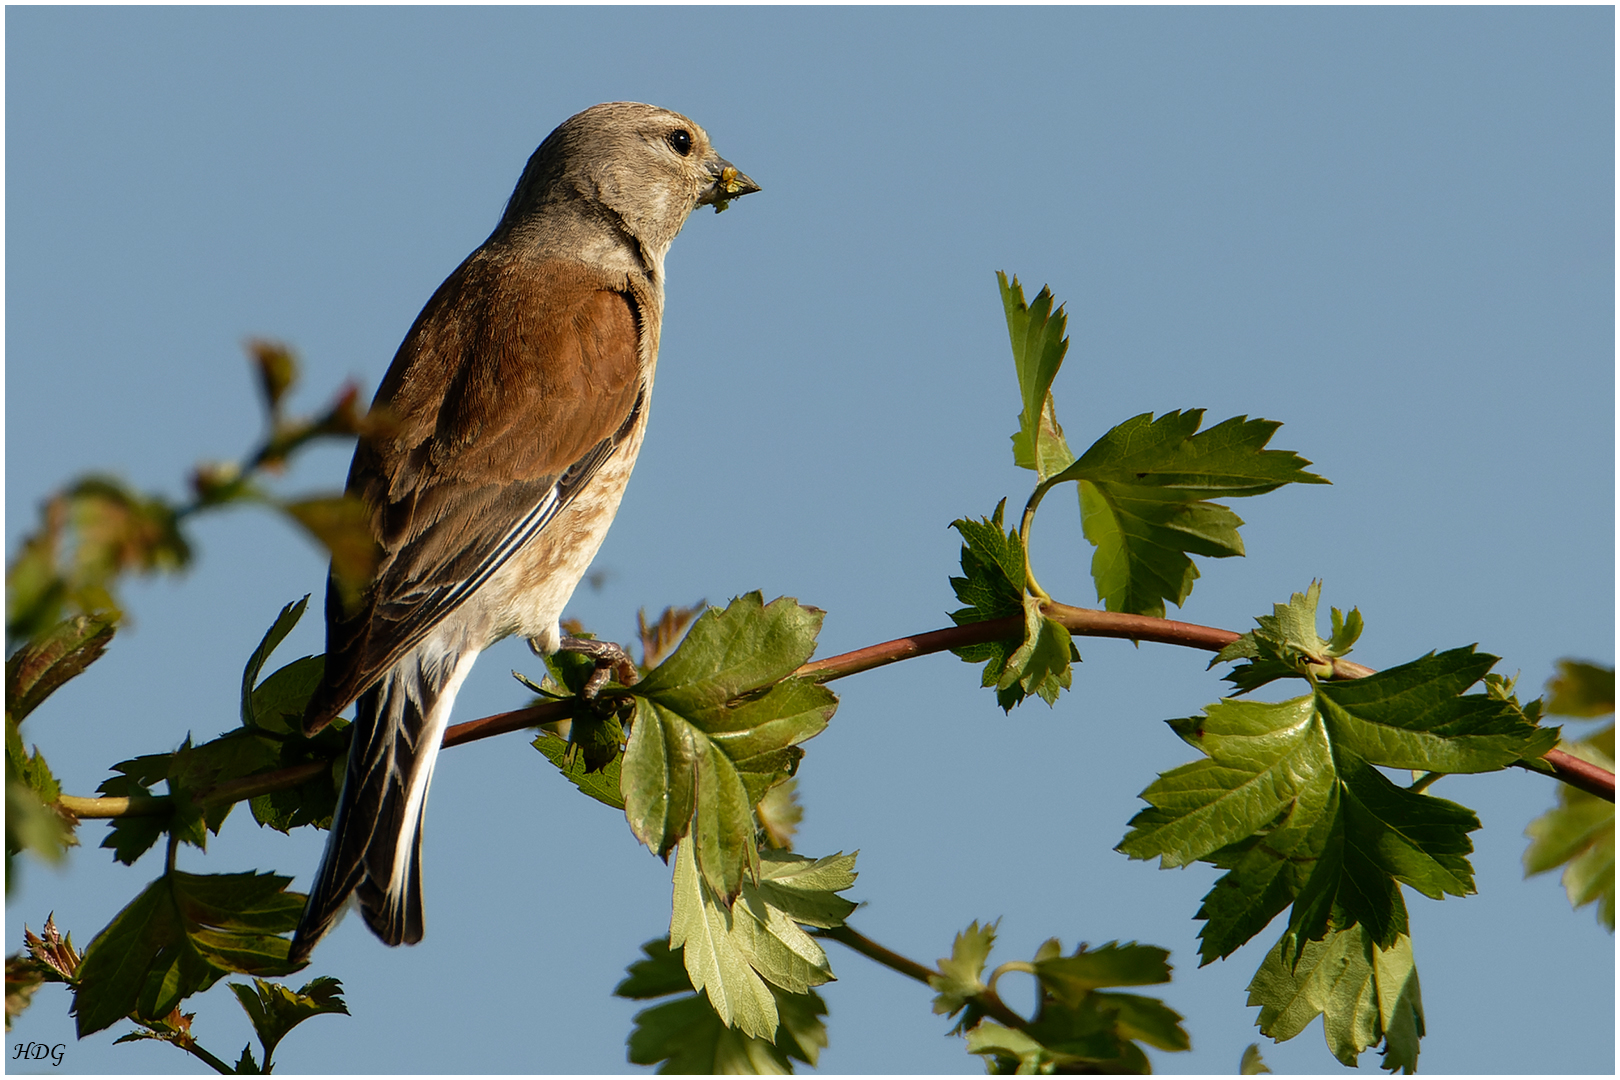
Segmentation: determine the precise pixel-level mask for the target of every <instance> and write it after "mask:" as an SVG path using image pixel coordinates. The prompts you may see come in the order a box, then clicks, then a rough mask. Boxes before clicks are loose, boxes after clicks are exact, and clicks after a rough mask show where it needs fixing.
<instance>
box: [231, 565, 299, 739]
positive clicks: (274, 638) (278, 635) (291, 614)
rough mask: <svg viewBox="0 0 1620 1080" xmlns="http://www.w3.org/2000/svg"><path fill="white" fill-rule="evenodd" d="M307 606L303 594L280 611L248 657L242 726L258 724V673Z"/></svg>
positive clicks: (243, 676) (243, 694)
mask: <svg viewBox="0 0 1620 1080" xmlns="http://www.w3.org/2000/svg"><path fill="white" fill-rule="evenodd" d="M308 606H309V594H308V593H305V594H304V598H303V599H302V600H294V601H293V602H292V603H290V604H287V605H286V606H285V607H283V608H282V609H281V612H280V613H279V614H278V615H277V616H276V618H275V621H274V622H272V623H271V624H270V629H268V630H266V631H265V632H264V637H263V638H261V639H260V640H259V644H258V646H257V647H256V648H254V650H253V652H252V653H250V654H249V655H248V659H247V664H246V665H245V666H244V667H243V669H242V726H243V727H254V726H256V725H257V724H258V722H259V721H258V716H259V715H260V714H259V710H258V709H257V708H256V707H255V703H254V701H253V690H254V687H256V686H258V684H259V673H260V672H261V671H263V670H264V665H265V662H266V661H267V660H269V659H270V654H271V653H273V652H275V651H276V646H278V645H280V644H281V643H282V641H283V640H285V639H286V637H287V635H288V634H290V633H292V630H293V627H295V626H297V625H298V620H299V619H301V618H303V617H304V610H305V609H306V608H307V607H308Z"/></svg>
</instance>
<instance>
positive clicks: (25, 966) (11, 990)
mask: <svg viewBox="0 0 1620 1080" xmlns="http://www.w3.org/2000/svg"><path fill="white" fill-rule="evenodd" d="M44 985H45V967H44V965H43V964H41V963H39V961H37V960H34V959H32V958H30V957H26V956H21V955H18V954H15V953H14V954H12V955H11V956H8V957H6V1030H7V1031H10V1030H11V1024H12V1021H14V1020H16V1019H17V1017H19V1016H21V1015H22V1014H23V1013H24V1012H26V1011H27V1010H28V1006H29V1005H31V1004H33V1000H34V991H36V990H38V989H39V988H40V987H41V986H44Z"/></svg>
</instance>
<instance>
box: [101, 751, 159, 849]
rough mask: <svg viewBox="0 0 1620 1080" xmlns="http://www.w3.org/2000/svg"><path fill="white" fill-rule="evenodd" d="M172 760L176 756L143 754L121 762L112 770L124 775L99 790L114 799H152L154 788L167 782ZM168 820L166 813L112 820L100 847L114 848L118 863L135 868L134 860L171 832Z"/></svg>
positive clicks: (108, 824) (103, 782) (105, 782)
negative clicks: (167, 832) (155, 785)
mask: <svg viewBox="0 0 1620 1080" xmlns="http://www.w3.org/2000/svg"><path fill="white" fill-rule="evenodd" d="M173 761H174V755H173V754H144V755H142V756H141V757H138V758H130V759H129V760H128V761H120V762H118V763H117V764H116V765H114V766H113V767H112V768H113V771H114V772H115V773H119V774H121V775H118V776H113V777H110V778H108V779H106V780H103V781H102V782H101V786H100V787H98V788H96V791H97V793H98V794H101V795H108V796H112V797H114V798H151V797H152V786H153V785H154V784H158V783H161V782H163V781H166V780H167V779H168V776H169V766H170V764H171V763H172V762H173ZM169 820H170V815H167V814H146V815H141V816H139V817H124V818H112V819H111V820H109V821H108V822H107V826H108V829H107V836H106V838H105V839H104V840H102V841H101V846H102V847H104V848H111V849H112V853H113V858H114V859H115V860H117V861H118V862H121V863H123V864H124V865H125V866H134V865H135V860H136V859H139V858H140V857H141V856H142V855H144V854H146V852H147V851H148V850H149V849H150V848H151V847H152V845H153V844H155V843H157V841H158V838H159V837H160V836H162V835H163V834H164V832H165V831H166V830H167V829H168V827H169Z"/></svg>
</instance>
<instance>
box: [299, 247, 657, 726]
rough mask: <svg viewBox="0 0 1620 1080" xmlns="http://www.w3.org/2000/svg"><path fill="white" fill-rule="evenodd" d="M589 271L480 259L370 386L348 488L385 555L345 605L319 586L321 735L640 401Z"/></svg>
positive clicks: (613, 308) (625, 427)
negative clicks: (371, 435) (367, 434)
mask: <svg viewBox="0 0 1620 1080" xmlns="http://www.w3.org/2000/svg"><path fill="white" fill-rule="evenodd" d="M608 284H609V283H608V282H605V281H603V280H602V278H601V277H600V275H597V274H594V273H593V272H592V271H591V270H589V269H588V268H587V267H585V266H583V265H580V264H577V263H568V262H563V261H559V260H552V261H545V262H538V263H516V262H514V261H512V260H507V259H501V258H499V257H498V256H491V255H487V254H485V253H482V252H475V253H474V254H473V255H472V256H471V257H470V258H468V260H467V261H466V262H465V263H463V264H462V265H461V267H460V268H459V269H457V270H456V272H455V273H454V274H452V275H451V276H450V278H449V279H448V280H447V281H445V283H444V284H443V285H441V286H440V287H439V289H438V291H437V292H436V293H434V295H433V298H432V299H431V300H429V301H428V304H427V306H426V307H425V308H423V310H422V314H421V315H419V316H418V317H417V320H416V324H415V325H414V326H413V327H412V328H411V332H410V333H409V334H408V335H407V336H406V338H405V342H404V344H402V345H401V346H400V349H399V352H398V354H397V355H396V356H395V357H394V362H393V365H392V366H391V367H390V368H389V371H388V374H387V375H386V376H385V377H384V379H383V382H382V386H381V387H380V388H379V389H378V391H377V398H376V404H377V405H381V406H384V407H386V408H388V409H389V410H390V412H391V413H392V414H393V417H394V419H395V421H396V425H397V426H396V427H395V428H394V430H393V431H392V432H390V434H389V435H388V436H387V437H386V438H379V439H373V440H365V441H362V442H361V444H360V446H359V447H358V448H357V449H356V451H355V455H354V464H353V465H352V466H351V467H350V470H349V491H350V492H351V493H352V494H355V495H358V496H360V497H361V498H362V499H364V500H365V501H366V503H367V504H368V505H369V506H370V507H371V508H372V517H371V523H372V530H373V533H374V535H375V536H376V538H377V540H378V542H379V543H380V544H381V545H382V548H383V558H382V562H381V564H380V565H379V566H378V569H377V573H376V576H375V578H374V580H373V582H372V584H371V586H370V588H369V589H368V591H367V592H366V594H365V595H364V597H363V598H362V600H361V601H360V603H359V605H358V607H357V609H356V610H354V611H352V612H346V611H344V609H343V605H342V603H341V601H340V600H339V598H338V596H337V593H336V590H335V588H334V586H333V585H332V584H331V583H329V584H328V588H327V604H326V622H327V656H326V674H325V676H324V677H323V679H322V685H321V687H320V688H319V689H318V690H317V691H316V693H315V696H314V697H313V698H312V699H311V701H310V704H309V709H308V711H307V712H306V714H305V726H306V728H309V729H311V730H314V729H318V728H319V727H320V726H322V725H324V724H325V723H327V722H328V721H330V719H331V718H332V717H333V716H335V715H336V714H337V713H338V712H339V711H340V710H341V709H342V708H343V707H344V706H345V705H347V704H348V703H349V702H350V701H352V700H353V699H354V698H355V697H357V696H358V695H359V694H360V693H361V692H363V691H364V690H365V689H366V687H367V686H369V685H371V683H373V682H375V681H376V680H377V679H378V678H379V677H380V676H381V675H382V673H383V672H384V671H386V670H387V669H388V668H389V667H390V666H391V665H392V664H393V663H394V662H395V661H396V660H397V659H398V658H399V657H400V656H401V655H403V654H404V653H405V652H406V651H407V650H409V649H410V648H411V647H412V646H414V645H415V644H416V643H417V642H418V641H420V640H421V639H422V637H423V636H424V635H426V634H427V632H428V631H429V630H431V629H432V628H433V626H434V625H436V624H437V623H438V622H439V621H440V620H442V619H443V618H444V617H445V616H446V615H448V614H449V613H450V612H451V611H453V610H454V609H455V608H456V606H457V605H459V604H460V603H461V602H462V601H464V600H465V599H466V598H467V597H468V596H470V595H471V594H472V592H473V591H474V590H475V589H476V588H477V587H478V585H479V584H481V583H482V582H483V581H484V580H485V579H487V578H488V577H489V575H490V574H492V573H494V571H495V570H496V569H498V568H499V567H500V565H501V564H502V563H504V562H505V561H506V559H507V558H508V557H510V556H511V555H512V554H513V553H514V552H515V551H516V550H517V549H518V548H519V547H521V546H522V545H523V544H524V543H525V542H527V541H528V540H529V539H530V538H532V537H533V536H534V535H536V534H537V533H538V532H539V531H540V530H541V529H543V528H544V527H545V524H546V523H547V522H548V521H550V520H551V518H552V517H553V516H554V515H555V514H556V513H557V512H558V511H560V510H561V509H562V508H563V507H564V506H566V505H567V503H568V502H569V501H570V500H571V499H572V497H573V495H574V494H575V493H576V492H577V491H579V490H580V488H581V487H583V486H584V484H585V483H587V482H588V481H589V479H590V476H591V475H592V474H594V473H595V471H596V469H597V468H598V467H600V465H601V464H602V462H603V461H605V460H606V459H607V457H608V456H609V455H610V454H611V453H612V452H613V450H614V448H615V447H616V446H617V445H618V442H619V441H620V439H622V438H623V437H624V436H625V435H626V434H627V433H628V431H629V429H630V427H631V421H632V420H633V419H634V418H635V415H636V414H637V413H638V412H639V410H640V409H641V408H642V407H643V398H642V392H643V389H642V380H641V362H640V350H639V344H640V338H641V334H640V326H639V313H638V312H637V310H636V307H635V303H634V301H633V300H632V299H631V297H630V296H629V294H628V293H627V292H621V291H618V290H615V289H613V288H608V287H605V286H607V285H608Z"/></svg>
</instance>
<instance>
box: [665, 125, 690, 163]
mask: <svg viewBox="0 0 1620 1080" xmlns="http://www.w3.org/2000/svg"><path fill="white" fill-rule="evenodd" d="M669 145H670V148H671V149H672V150H674V151H675V152H676V153H677V154H679V155H681V157H685V156H686V155H687V154H690V153H691V152H692V133H691V132H689V131H687V130H686V129H684V128H676V129H675V130H674V131H672V132H670V133H669Z"/></svg>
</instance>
